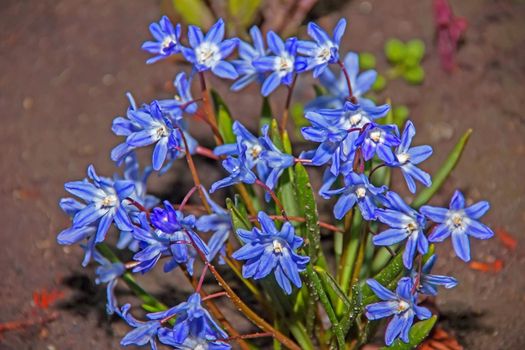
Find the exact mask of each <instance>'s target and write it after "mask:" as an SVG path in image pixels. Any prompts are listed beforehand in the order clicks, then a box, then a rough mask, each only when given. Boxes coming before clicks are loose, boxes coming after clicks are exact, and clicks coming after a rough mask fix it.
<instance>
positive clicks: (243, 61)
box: [231, 26, 266, 91]
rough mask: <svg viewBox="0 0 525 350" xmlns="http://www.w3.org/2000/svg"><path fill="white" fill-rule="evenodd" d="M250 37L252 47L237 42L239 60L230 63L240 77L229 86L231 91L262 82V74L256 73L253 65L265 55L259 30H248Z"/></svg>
mask: <svg viewBox="0 0 525 350" xmlns="http://www.w3.org/2000/svg"><path fill="white" fill-rule="evenodd" d="M250 36H251V37H252V41H253V46H251V45H250V44H248V43H247V42H245V41H242V40H241V41H240V42H239V59H237V60H233V61H232V63H233V65H234V66H235V69H236V70H237V72H238V73H239V75H240V76H241V77H240V78H239V80H237V81H236V82H235V83H233V85H232V86H231V89H232V90H233V91H239V90H241V89H243V88H244V87H246V86H247V85H248V84H250V83H251V82H253V81H255V80H259V81H260V82H262V81H263V80H264V76H263V74H262V73H260V72H258V71H257V69H256V68H255V66H254V65H253V62H254V61H255V60H257V59H259V58H261V57H264V56H265V55H266V49H265V48H264V42H263V37H262V34H261V30H260V29H259V28H258V27H257V26H253V27H252V28H251V29H250Z"/></svg>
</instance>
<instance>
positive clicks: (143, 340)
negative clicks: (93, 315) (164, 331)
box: [118, 304, 161, 350]
mask: <svg viewBox="0 0 525 350" xmlns="http://www.w3.org/2000/svg"><path fill="white" fill-rule="evenodd" d="M130 309H131V305H130V304H125V305H123V306H122V308H121V310H120V311H118V314H119V315H120V317H122V319H123V320H124V321H126V323H127V324H128V325H130V326H131V327H133V328H134V329H133V330H132V331H130V332H128V333H127V334H126V335H125V336H124V338H122V340H121V341H120V345H122V346H128V345H138V346H143V345H146V344H148V343H149V344H150V346H151V349H152V350H157V343H156V338H157V333H158V332H159V330H160V329H161V323H160V321H158V320H154V321H148V322H143V321H139V320H137V319H136V318H135V317H133V316H132V315H131V314H130V313H129V311H130Z"/></svg>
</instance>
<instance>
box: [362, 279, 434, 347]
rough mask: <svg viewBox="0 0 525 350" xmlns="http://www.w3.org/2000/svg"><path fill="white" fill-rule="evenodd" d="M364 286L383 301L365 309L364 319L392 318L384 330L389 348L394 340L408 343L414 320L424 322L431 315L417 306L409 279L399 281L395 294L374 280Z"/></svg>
mask: <svg viewBox="0 0 525 350" xmlns="http://www.w3.org/2000/svg"><path fill="white" fill-rule="evenodd" d="M366 284H367V285H368V286H369V287H370V288H371V289H372V291H373V292H374V293H375V294H376V295H377V296H378V297H379V299H381V300H383V301H380V302H378V303H374V304H370V305H367V306H366V307H365V309H366V317H367V318H368V319H369V320H378V319H381V318H385V317H389V316H392V315H393V316H394V317H393V318H392V319H391V320H390V322H389V323H388V326H387V328H386V333H385V343H386V345H388V346H390V345H391V344H392V343H393V342H394V340H396V339H397V338H400V339H401V340H402V341H404V342H405V343H408V341H409V339H408V332H409V331H410V328H411V327H412V324H413V323H414V318H415V317H417V318H418V319H420V320H426V319H427V318H429V317H430V316H432V314H431V313H430V311H429V310H428V309H427V308H425V307H422V306H417V305H416V302H417V295H416V294H415V293H412V286H413V285H412V281H411V279H410V278H409V277H403V278H401V279H400V280H399V282H398V284H397V288H396V292H395V293H393V292H392V291H390V290H388V289H386V288H385V287H383V286H382V285H381V284H379V282H377V281H376V280H374V279H369V280H367V281H366Z"/></svg>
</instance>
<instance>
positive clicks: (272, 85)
mask: <svg viewBox="0 0 525 350" xmlns="http://www.w3.org/2000/svg"><path fill="white" fill-rule="evenodd" d="M280 83H281V77H280V76H279V73H277V72H275V73H272V74H270V75H269V76H268V77H267V78H266V79H265V80H264V83H263V85H262V87H261V94H262V95H263V96H265V97H266V96H268V95H269V94H271V93H272V92H273V91H274V90H275V89H277V87H278V86H279V84H280Z"/></svg>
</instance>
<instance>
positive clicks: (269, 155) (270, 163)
mask: <svg viewBox="0 0 525 350" xmlns="http://www.w3.org/2000/svg"><path fill="white" fill-rule="evenodd" d="M261 131H262V137H261V138H260V139H259V140H260V143H261V144H262V146H263V151H262V154H261V158H262V159H263V161H264V164H265V165H266V167H265V168H264V170H266V172H265V173H264V172H263V171H264V170H260V171H259V176H260V177H261V178H262V179H263V181H264V183H265V184H266V186H268V188H270V189H274V188H275V186H276V185H277V182H278V181H279V178H280V177H281V175H282V174H283V172H284V170H285V169H287V168H289V167H291V166H293V165H294V164H295V158H294V157H293V156H291V155H289V154H286V153H283V152H281V150H279V149H278V148H277V146H275V145H274V143H273V142H272V140H271V139H270V135H269V134H268V132H269V126H268V125H265V126H263V127H262V129H261ZM266 195H268V193H267V194H266Z"/></svg>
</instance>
